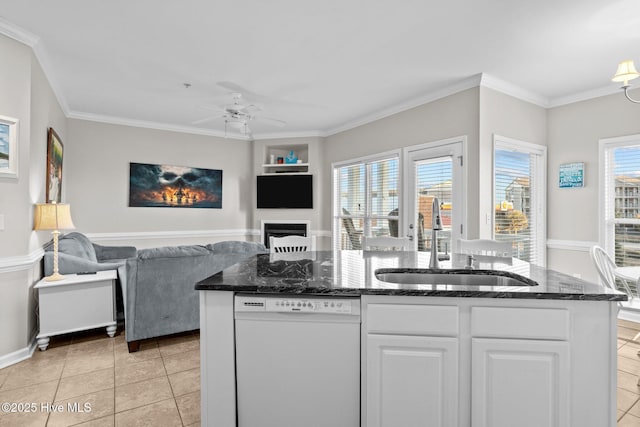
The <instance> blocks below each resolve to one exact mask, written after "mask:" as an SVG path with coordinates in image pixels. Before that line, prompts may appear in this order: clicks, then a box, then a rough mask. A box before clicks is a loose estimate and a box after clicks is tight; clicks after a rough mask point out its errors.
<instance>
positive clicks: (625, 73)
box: [611, 60, 640, 104]
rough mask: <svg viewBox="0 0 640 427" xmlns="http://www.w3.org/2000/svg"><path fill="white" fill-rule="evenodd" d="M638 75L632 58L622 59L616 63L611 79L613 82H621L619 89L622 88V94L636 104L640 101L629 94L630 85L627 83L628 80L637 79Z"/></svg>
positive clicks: (639, 74)
mask: <svg viewBox="0 0 640 427" xmlns="http://www.w3.org/2000/svg"><path fill="white" fill-rule="evenodd" d="M638 77H640V73H638V71H637V70H636V67H635V65H634V64H633V61H632V60H627V61H622V62H621V63H619V64H618V69H617V70H616V74H615V75H614V76H613V78H612V79H611V81H614V82H622V87H621V89H622V90H624V95H625V96H626V97H627V99H628V100H629V101H631V102H634V103H636V104H640V101H637V100H635V99H633V98H631V96H630V95H629V88H630V87H631V85H630V84H629V80H633V79H637V78H638Z"/></svg>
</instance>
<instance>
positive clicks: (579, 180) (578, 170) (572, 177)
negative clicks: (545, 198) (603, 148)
mask: <svg viewBox="0 0 640 427" xmlns="http://www.w3.org/2000/svg"><path fill="white" fill-rule="evenodd" d="M559 175H560V176H559V186H560V188H580V187H584V163H582V162H576V163H564V164H561V165H560V174H559Z"/></svg>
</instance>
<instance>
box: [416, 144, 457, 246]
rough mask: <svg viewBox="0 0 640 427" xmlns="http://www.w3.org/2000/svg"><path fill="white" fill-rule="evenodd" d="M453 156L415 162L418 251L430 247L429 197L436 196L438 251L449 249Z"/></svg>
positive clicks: (431, 206) (430, 200)
mask: <svg viewBox="0 0 640 427" xmlns="http://www.w3.org/2000/svg"><path fill="white" fill-rule="evenodd" d="M452 166H453V157H452V156H444V157H439V158H433V159H428V160H424V161H420V162H416V164H415V168H416V170H415V174H416V203H415V206H416V209H417V216H418V218H417V224H418V230H417V238H418V250H419V251H424V250H431V233H430V232H426V231H425V230H430V229H431V224H432V222H431V221H432V215H431V213H432V209H433V199H434V197H437V198H438V202H439V204H440V220H441V221H442V231H440V232H439V233H438V250H439V251H442V252H450V251H451V224H452V209H453V204H452V195H453V187H452V183H453V181H452V173H453V169H452Z"/></svg>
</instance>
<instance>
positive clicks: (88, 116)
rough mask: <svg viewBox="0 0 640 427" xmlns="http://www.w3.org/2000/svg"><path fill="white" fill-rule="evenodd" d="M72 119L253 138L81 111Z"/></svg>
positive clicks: (73, 112)
mask: <svg viewBox="0 0 640 427" xmlns="http://www.w3.org/2000/svg"><path fill="white" fill-rule="evenodd" d="M67 117H68V118H70V119H76V120H87V121H91V122H99V123H107V124H115V125H121V126H132V127H137V128H145V129H155V130H164V131H170V132H179V133H188V134H195V135H205V136H216V137H219V138H223V139H233V140H241V141H250V140H251V138H250V137H249V136H248V135H240V134H236V133H226V134H225V133H224V132H222V131H218V130H214V129H202V128H197V127H193V126H180V125H172V124H168V123H158V122H150V121H145V120H137V119H127V118H124V117H114V116H107V115H103V114H92V113H82V112H79V111H70V112H69V114H67Z"/></svg>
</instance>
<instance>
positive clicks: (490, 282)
mask: <svg viewBox="0 0 640 427" xmlns="http://www.w3.org/2000/svg"><path fill="white" fill-rule="evenodd" d="M375 275H376V278H377V279H378V280H380V281H382V282H388V283H397V284H401V285H449V286H538V284H537V283H536V282H534V281H533V280H531V279H527V278H526V277H522V276H520V275H518V274H515V273H510V272H507V271H496V270H440V269H438V270H436V269H422V268H381V269H378V270H376V271H375Z"/></svg>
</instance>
